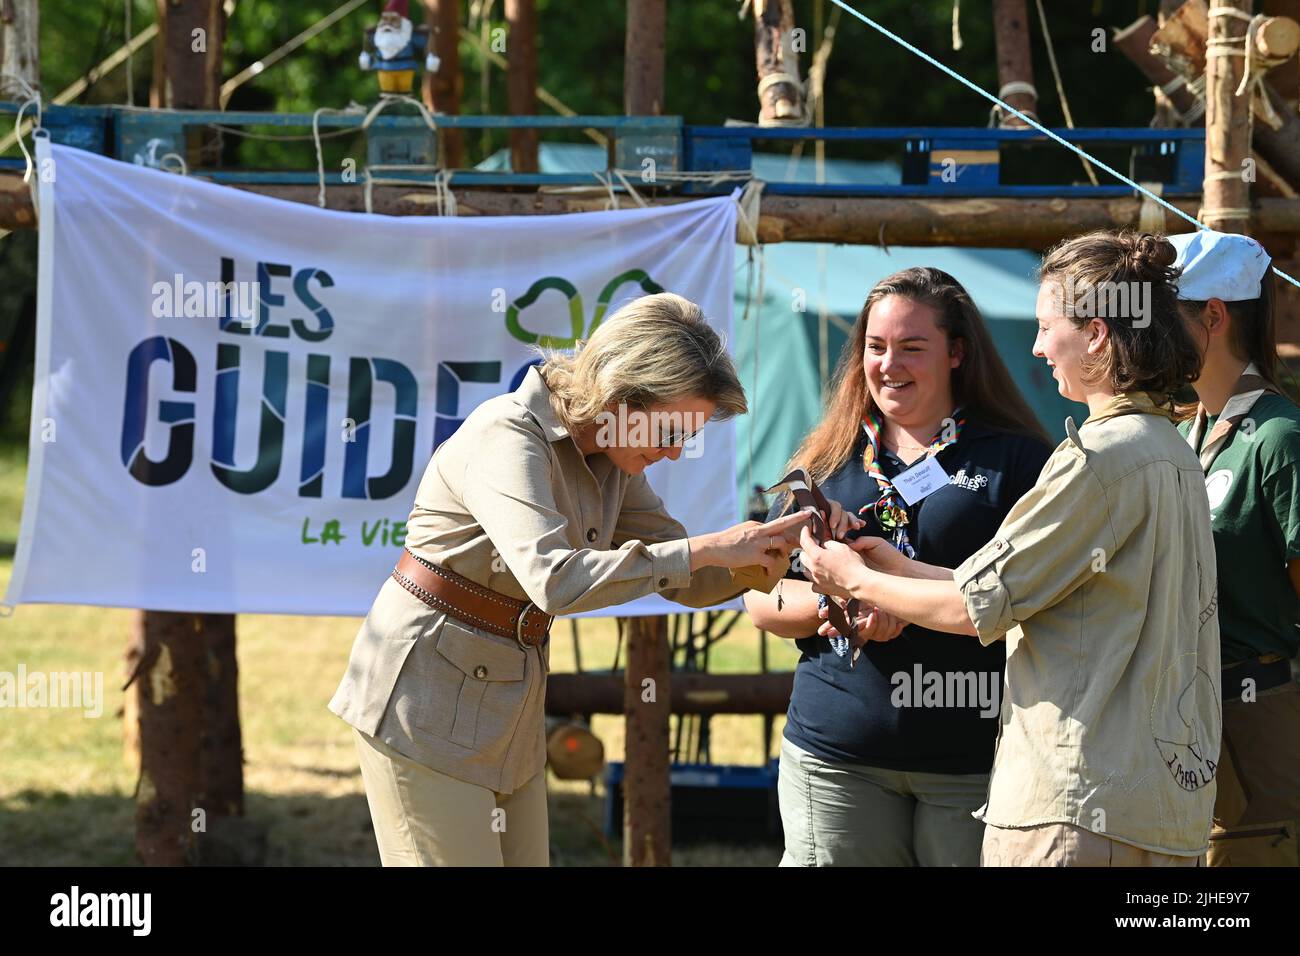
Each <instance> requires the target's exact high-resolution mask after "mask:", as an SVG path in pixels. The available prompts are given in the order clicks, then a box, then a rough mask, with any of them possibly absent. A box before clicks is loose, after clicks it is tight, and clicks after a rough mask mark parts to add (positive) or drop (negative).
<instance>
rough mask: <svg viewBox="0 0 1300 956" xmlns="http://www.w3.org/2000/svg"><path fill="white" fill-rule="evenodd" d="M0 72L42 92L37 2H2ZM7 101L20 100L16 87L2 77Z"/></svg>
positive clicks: (32, 0)
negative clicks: (15, 77)
mask: <svg viewBox="0 0 1300 956" xmlns="http://www.w3.org/2000/svg"><path fill="white" fill-rule="evenodd" d="M0 73H9V74H13V75H14V76H17V77H19V78H21V79H22V80H24V81H26V82H27V84H28V85H29V86H30V87H31V88H32V89H34V90H36V91H37V92H40V89H41V50H40V3H39V2H38V0H4V5H3V13H2V14H0ZM0 88H2V89H4V90H5V92H6V98H8V99H19V92H18V89H19V88H18V86H17V84H15V83H13V81H11V80H9V79H8V77H5V78H4V79H3V80H0Z"/></svg>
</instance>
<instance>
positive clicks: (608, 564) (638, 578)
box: [461, 418, 726, 614]
mask: <svg viewBox="0 0 1300 956" xmlns="http://www.w3.org/2000/svg"><path fill="white" fill-rule="evenodd" d="M477 437H478V439H479V440H480V442H481V445H480V448H479V450H478V453H476V454H474V455H471V456H469V457H468V458H467V461H466V465H465V471H464V474H463V476H462V477H461V497H462V500H463V502H464V504H465V507H466V509H467V510H468V511H469V512H470V514H471V515H473V517H474V520H475V521H477V522H478V523H479V525H480V526H481V527H482V528H483V531H484V533H485V534H486V535H487V537H488V538H489V539H490V540H491V542H492V546H493V547H494V548H495V549H496V552H497V555H498V556H499V557H500V559H501V561H503V562H504V564H505V566H506V568H507V569H508V570H509V571H510V573H511V574H512V575H513V576H514V578H515V580H516V581H518V582H519V586H520V587H521V588H522V589H523V591H524V593H526V594H527V595H528V599H529V600H530V601H532V602H533V604H534V605H536V606H537V607H538V608H540V609H541V610H542V611H543V612H545V613H547V614H573V613H577V612H580V611H591V610H597V609H599V608H604V607H611V606H613V605H617V604H622V603H624V602H627V601H631V600H633V599H635V598H638V597H642V596H644V595H646V594H649V593H651V592H653V591H656V590H658V591H660V592H664V593H665V596H668V597H671V596H672V594H671V593H669V592H672V591H673V590H675V589H679V588H685V587H687V586H688V585H690V584H691V572H690V549H689V545H688V544H687V542H686V540H685V531H684V529H682V527H681V525H680V524H677V523H676V522H672V519H671V518H668V516H667V514H666V513H664V514H663V518H664V519H666V520H667V521H668V522H671V525H666V524H664V523H663V521H660V522H659V523H658V524H657V527H658V528H659V529H660V531H659V533H658V534H656V535H653V536H648V537H652V538H653V539H654V540H649V539H647V538H642V539H638V540H633V539H631V538H630V537H627V538H626V539H625V540H624V541H623V542H622V544H621V546H619V547H618V548H617V549H616V550H608V551H602V550H597V549H594V548H576V549H575V548H574V547H573V546H572V545H571V544H570V543H569V539H568V535H567V534H566V530H567V528H568V523H569V519H568V518H567V517H566V516H565V515H564V514H563V513H562V512H561V511H560V510H559V508H558V507H557V504H556V497H555V490H554V488H555V483H556V482H564V481H566V480H567V478H566V476H564V475H562V474H556V473H555V469H556V468H557V467H558V466H556V465H555V464H554V459H553V458H552V455H551V449H550V447H549V442H548V440H547V439H546V437H545V435H544V434H542V433H541V431H540V430H538V429H537V428H536V427H535V426H533V425H532V424H531V423H528V422H526V421H524V420H523V419H518V418H504V419H499V420H496V421H492V422H489V423H488V424H487V425H486V426H485V427H484V428H483V429H482V431H481V432H480V433H479V434H478V436H477ZM643 480H644V479H643ZM650 494H653V492H650ZM655 501H656V502H657V501H658V498H657V497H656V498H655ZM662 507H663V506H662V503H659V510H660V511H661V512H662ZM637 511H639V512H640V514H639V515H638V516H637V517H636V518H635V519H634V520H633V521H632V523H631V525H630V526H629V527H635V526H637V525H638V523H639V524H640V525H643V526H644V530H649V529H650V526H651V525H654V524H655V521H654V519H653V518H652V517H651V514H650V513H651V512H652V511H653V509H651V508H648V507H646V506H644V505H643V506H642V507H640V508H638V509H637ZM620 527H621V524H620ZM723 573H724V574H725V573H726V572H725V571H724V572H723Z"/></svg>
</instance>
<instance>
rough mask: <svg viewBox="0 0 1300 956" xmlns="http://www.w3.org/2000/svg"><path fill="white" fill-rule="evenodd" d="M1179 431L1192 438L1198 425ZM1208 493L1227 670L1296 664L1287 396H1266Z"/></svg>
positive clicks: (1298, 482) (1223, 457)
mask: <svg viewBox="0 0 1300 956" xmlns="http://www.w3.org/2000/svg"><path fill="white" fill-rule="evenodd" d="M1216 417H1217V416H1216ZM1214 421H1215V419H1214V418H1211V419H1210V420H1209V422H1208V423H1207V425H1206V428H1205V433H1206V434H1207V435H1208V434H1209V432H1210V429H1211V428H1213V427H1214ZM1178 430H1179V431H1180V432H1181V433H1182V434H1183V435H1184V436H1185V435H1187V433H1188V432H1189V431H1190V430H1191V422H1183V423H1182V424H1181V425H1179V426H1178ZM1198 450H1199V449H1198ZM1205 490H1206V491H1207V492H1208V493H1209V498H1210V517H1211V519H1212V521H1211V527H1212V528H1213V529H1214V549H1215V553H1216V555H1217V564H1218V569H1219V633H1220V635H1221V640H1222V647H1223V650H1222V657H1223V664H1224V665H1227V664H1235V663H1238V662H1239V661H1244V660H1248V659H1250V658H1254V657H1259V656H1260V655H1261V654H1281V655H1282V656H1283V657H1294V656H1295V654H1296V652H1297V650H1300V598H1298V597H1297V596H1296V592H1295V589H1294V587H1292V585H1291V579H1290V577H1289V576H1288V574H1287V569H1286V564H1287V562H1288V561H1291V560H1293V559H1295V558H1300V408H1297V407H1296V406H1295V405H1293V404H1292V403H1291V402H1290V401H1288V400H1287V399H1285V398H1283V397H1281V396H1280V395H1272V394H1269V393H1265V394H1264V395H1261V396H1260V398H1259V401H1257V402H1256V403H1255V405H1254V407H1253V408H1252V409H1251V410H1250V412H1249V414H1247V416H1246V418H1245V419H1243V420H1242V422H1241V424H1240V425H1239V426H1238V428H1237V430H1236V431H1235V432H1234V433H1233V436H1232V440H1231V441H1230V442H1229V443H1228V444H1227V446H1226V447H1224V449H1223V450H1222V451H1221V452H1219V454H1218V456H1217V457H1216V458H1215V459H1214V464H1213V465H1211V466H1210V473H1209V474H1208V475H1206V477H1205Z"/></svg>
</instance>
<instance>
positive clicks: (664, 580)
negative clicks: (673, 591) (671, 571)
mask: <svg viewBox="0 0 1300 956" xmlns="http://www.w3.org/2000/svg"><path fill="white" fill-rule="evenodd" d="M659 586H660V587H661V588H666V587H668V579H667V578H660V579H659Z"/></svg>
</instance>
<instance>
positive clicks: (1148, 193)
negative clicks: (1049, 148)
mask: <svg viewBox="0 0 1300 956" xmlns="http://www.w3.org/2000/svg"><path fill="white" fill-rule="evenodd" d="M831 3H833V4H835V5H836V6H838V7H841V8H842V9H844V10H846V11H848V12H849V13H851V14H852V15H853V16H854V17H856V18H857V19H859V20H861V21H862V22H863V23H865V24H866V25H867V26H869V27H871V28H872V29H873V30H876V31H877V32H879V33H881V34H883V35H884V36H886V37H888V38H889V39H890V40H893V41H894V42H895V43H897V44H898V45H899V46H901V47H903V48H904V49H906V50H907V51H909V52H910V53H913V54H915V55H916V56H918V57H920V58H921V59H922V60H924V61H925V62H927V63H929V64H930V65H931V66H933V67H936V68H938V69H939V70H941V71H942V72H944V73H946V74H947V75H948V76H950V77H952V78H953V79H954V80H956V81H957V82H959V83H961V84H962V85H964V86H966V87H967V88H969V89H970V90H972V91H973V92H975V93H978V94H979V95H980V96H982V97H984V98H985V99H986V100H990V101H992V102H993V103H995V104H996V105H998V106H1001V107H1003V108H1004V109H1006V110H1007V111H1008V112H1010V113H1011V114H1013V115H1015V116H1019V117H1020V118H1021V119H1023V120H1024V121H1025V122H1026V123H1028V124H1029V125H1030V126H1032V127H1033V128H1034V129H1036V130H1038V131H1039V132H1040V133H1042V134H1043V135H1044V136H1046V137H1048V138H1049V139H1051V140H1053V141H1054V142H1056V143H1059V144H1060V145H1061V146H1064V147H1065V148H1066V149H1068V150H1069V151H1070V152H1072V153H1074V154H1075V155H1077V156H1082V157H1083V158H1085V159H1087V160H1088V161H1090V162H1091V163H1092V164H1093V165H1094V166H1096V167H1097V168H1098V169H1102V170H1105V171H1106V172H1107V173H1109V174H1110V175H1112V176H1114V177H1115V178H1116V179H1118V180H1119V181H1120V182H1122V183H1124V184H1125V185H1127V186H1131V187H1133V189H1135V190H1137V191H1138V192H1139V193H1141V194H1142V195H1144V196H1149V197H1150V198H1151V199H1152V200H1154V201H1155V202H1157V203H1159V204H1160V205H1161V206H1163V207H1164V208H1165V209H1167V210H1169V211H1170V212H1172V213H1174V214H1175V215H1176V216H1178V217H1179V218H1180V219H1184V220H1186V221H1187V222H1189V223H1191V224H1192V225H1194V226H1195V227H1196V228H1197V229H1200V230H1204V229H1207V228H1209V227H1208V226H1206V225H1205V223H1203V222H1201V221H1200V220H1199V219H1197V218H1195V217H1194V216H1189V215H1187V213H1185V212H1183V211H1182V210H1181V209H1179V208H1178V207H1177V206H1175V205H1173V204H1172V203H1170V202H1167V201H1165V200H1164V199H1161V198H1160V197H1159V196H1157V195H1155V194H1154V193H1152V192H1151V190H1149V189H1147V188H1145V187H1143V186H1142V185H1140V184H1139V183H1137V182H1135V181H1134V180H1133V179H1131V178H1129V177H1128V176H1125V175H1124V174H1123V173H1121V172H1119V171H1118V170H1117V169H1115V168H1114V167H1113V166H1110V165H1108V164H1106V163H1103V162H1102V161H1101V160H1099V159H1098V158H1097V157H1095V156H1093V155H1091V154H1090V153H1088V152H1087V151H1086V150H1083V149H1081V148H1080V147H1078V146H1075V145H1074V144H1073V143H1071V142H1069V141H1067V140H1065V139H1062V138H1061V137H1060V136H1058V135H1057V134H1056V133H1053V132H1052V131H1051V130H1050V129H1048V128H1047V127H1046V126H1044V125H1043V124H1042V123H1039V122H1038V121H1037V120H1035V119H1030V118H1029V117H1028V116H1026V115H1025V114H1024V113H1021V112H1020V111H1019V110H1018V109H1016V108H1015V107H1014V106H1011V105H1009V104H1007V103H1005V102H1003V101H1002V100H1001V99H999V98H998V97H996V96H994V95H993V94H992V93H989V92H988V91H987V90H985V89H983V88H982V87H980V86H979V85H978V84H976V83H973V82H971V81H970V80H968V79H966V77H964V76H962V75H961V74H960V73H958V72H957V71H956V70H954V69H952V68H951V67H949V66H945V65H944V64H943V63H940V62H939V61H938V60H936V59H935V58H934V57H932V56H930V54H928V53H926V52H925V51H924V50H921V49H918V48H917V47H916V46H915V45H913V44H911V43H908V42H907V41H906V40H904V39H903V38H902V37H900V36H899V35H898V34H896V33H893V32H892V31H890V30H888V29H886V28H885V27H884V26H881V25H880V24H879V23H877V22H876V21H875V20H872V19H871V18H870V17H868V16H866V15H865V14H862V13H859V12H858V11H857V10H854V9H853V8H852V7H850V6H848V5H847V4H846V3H844V0H831ZM1273 272H1274V274H1275V275H1277V276H1280V277H1281V278H1283V279H1285V280H1286V281H1287V282H1290V283H1291V284H1292V285H1294V286H1296V287H1297V288H1300V279H1295V278H1293V277H1292V276H1290V275H1288V274H1287V273H1285V272H1283V271H1282V270H1281V269H1278V268H1277V267H1276V266H1274V267H1273Z"/></svg>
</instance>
